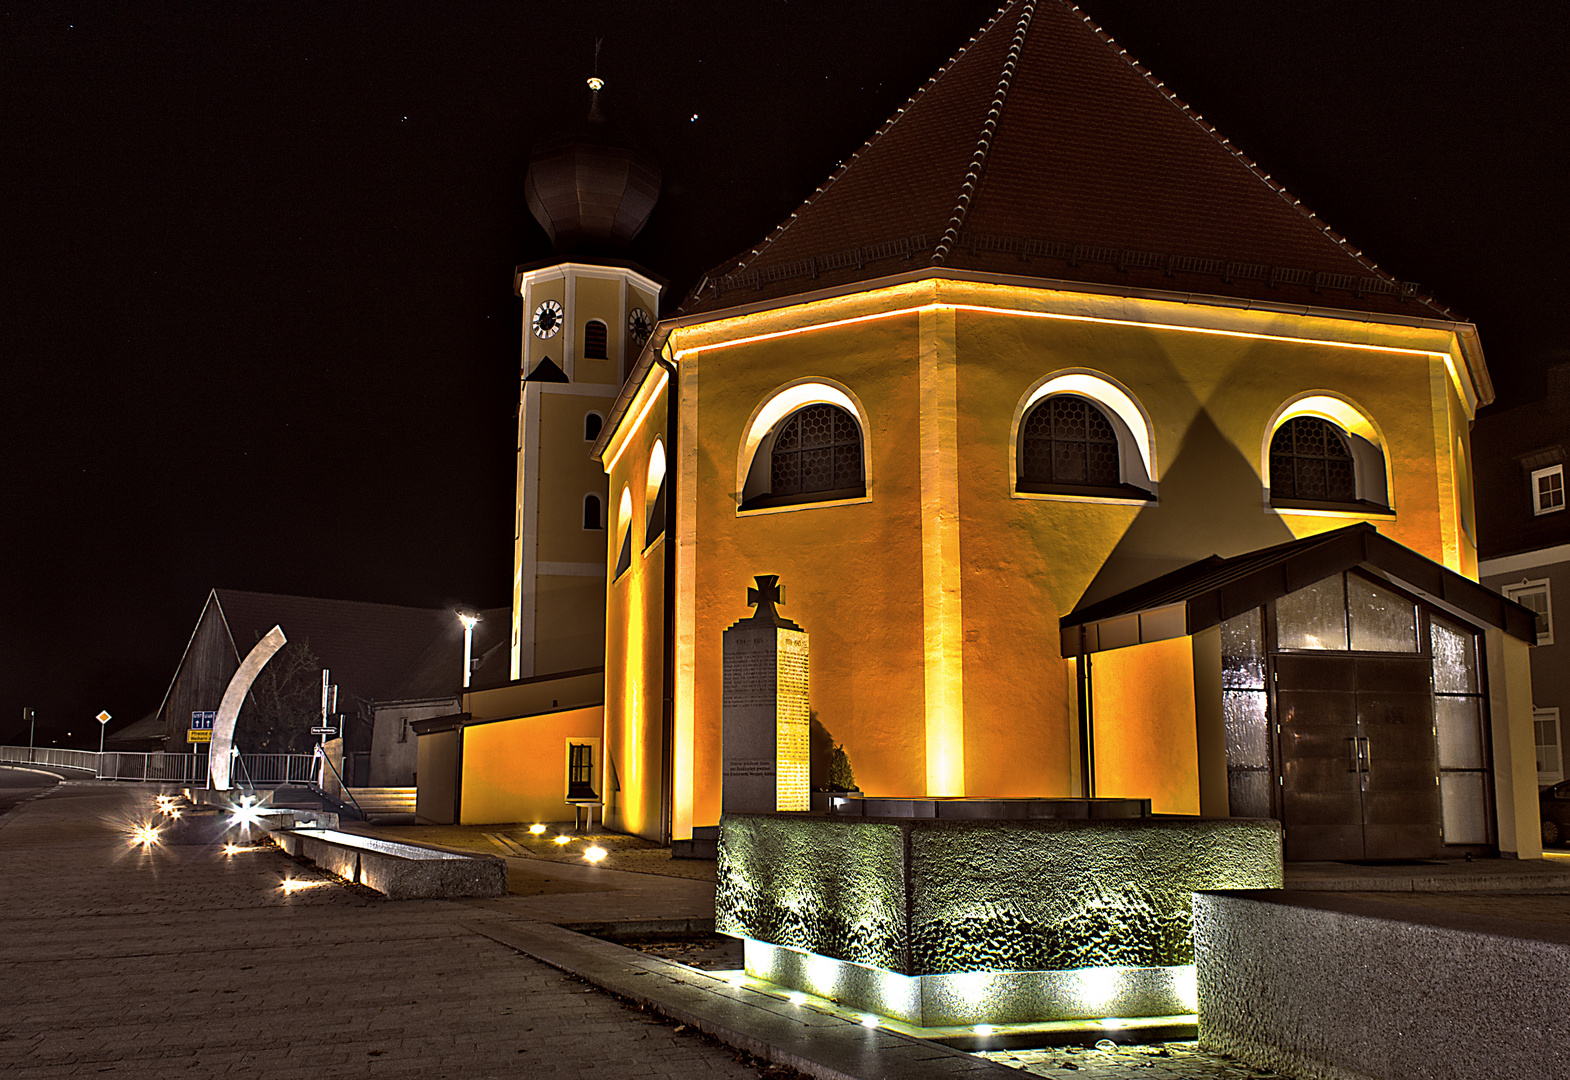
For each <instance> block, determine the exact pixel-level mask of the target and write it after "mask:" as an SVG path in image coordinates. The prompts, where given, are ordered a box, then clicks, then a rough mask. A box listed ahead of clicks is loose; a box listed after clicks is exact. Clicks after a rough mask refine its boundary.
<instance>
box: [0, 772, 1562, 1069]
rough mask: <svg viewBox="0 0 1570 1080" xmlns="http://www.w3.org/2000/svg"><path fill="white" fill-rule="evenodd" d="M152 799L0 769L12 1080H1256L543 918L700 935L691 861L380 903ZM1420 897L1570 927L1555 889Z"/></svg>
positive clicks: (1, 1043)
mask: <svg viewBox="0 0 1570 1080" xmlns="http://www.w3.org/2000/svg"><path fill="white" fill-rule="evenodd" d="M153 795H154V792H153V790H152V789H150V788H147V787H143V786H141V785H115V784H111V783H95V782H67V783H62V784H58V785H53V780H52V778H49V777H45V776H40V775H39V774H36V773H32V774H27V773H19V772H17V771H14V770H7V769H0V806H9V807H10V809H9V810H8V811H3V812H0V904H3V905H4V910H5V912H6V916H5V922H4V930H5V932H4V934H3V935H0V980H3V982H0V985H3V987H4V995H5V997H4V1002H5V1005H4V1008H0V1072H3V1073H4V1075H6V1076H7V1077H8V1078H9V1077H18V1078H25V1080H32V1078H35V1077H55V1076H76V1075H89V1074H90V1075H100V1074H110V1073H112V1074H117V1075H128V1076H147V1077H153V1076H159V1077H163V1076H168V1075H170V1074H182V1075H189V1076H235V1077H245V1076H256V1077H262V1076H266V1077H269V1078H273V1077H277V1078H284V1080H287V1078H291V1077H300V1078H302V1080H303V1078H305V1077H310V1078H313V1080H314V1078H319V1077H359V1076H365V1077H404V1076H408V1077H414V1076H419V1077H454V1078H456V1077H534V1076H562V1077H573V1076H591V1075H592V1076H604V1077H621V1076H627V1077H640V1078H641V1077H666V1076H668V1077H710V1076H713V1077H736V1078H743V1080H753V1078H756V1077H759V1076H768V1077H779V1078H784V1077H791V1076H795V1075H798V1073H797V1072H796V1071H795V1069H797V1068H799V1069H800V1070H801V1071H802V1072H803V1073H806V1074H810V1075H814V1076H823V1077H835V1078H850V1077H857V1078H860V1077H866V1078H869V1080H870V1078H891V1080H892V1078H901V1080H905V1078H911V1080H920V1078H924V1077H965V1078H967V1080H981V1078H983V1077H988V1076H998V1077H1004V1078H1006V1077H1009V1076H1013V1077H1020V1076H1021V1075H1022V1073H1024V1074H1029V1075H1035V1076H1046V1077H1067V1076H1076V1077H1097V1078H1101V1080H1134V1078H1142V1080H1223V1078H1225V1080H1241V1078H1253V1077H1270V1076H1273V1075H1275V1074H1272V1073H1270V1072H1268V1071H1266V1070H1261V1069H1253V1068H1250V1067H1248V1066H1246V1065H1243V1064H1242V1063H1240V1062H1237V1061H1235V1060H1233V1059H1230V1058H1226V1057H1223V1056H1219V1055H1213V1054H1207V1053H1205V1052H1203V1051H1201V1050H1199V1049H1198V1048H1197V1047H1196V1046H1195V1045H1194V1044H1193V1043H1166V1044H1162V1045H1155V1046H1111V1045H1104V1046H1103V1047H1102V1048H1100V1049H1096V1048H1092V1047H1088V1046H1077V1047H1056V1048H1045V1049H1018V1048H1014V1049H999V1050H995V1051H990V1052H986V1053H983V1054H963V1053H960V1052H958V1051H955V1050H950V1049H948V1048H946V1047H943V1046H936V1045H932V1044H930V1043H924V1042H922V1041H920V1040H916V1039H912V1038H909V1037H907V1036H905V1035H901V1034H898V1033H896V1032H892V1031H885V1030H869V1029H867V1028H864V1027H862V1026H860V1025H859V1024H858V1023H856V1022H855V1021H854V1020H847V1019H845V1018H844V1016H843V1015H834V1014H833V1013H832V1012H831V1011H828V1010H823V1009H817V1008H814V1007H813V1006H812V1005H810V1004H809V1005H807V1006H801V1005H795V1004H791V1003H789V1002H788V1001H786V1000H784V997H783V996H782V995H781V996H770V995H768V994H765V993H759V992H755V991H754V990H743V989H738V988H736V987H734V986H732V985H729V984H727V983H726V982H725V981H724V979H723V978H721V977H719V976H717V975H714V974H712V973H705V972H704V971H701V970H698V969H699V968H702V967H703V966H705V965H704V964H703V963H698V962H697V961H698V957H697V956H693V957H692V960H693V963H692V965H690V966H689V965H678V964H675V963H671V962H670V959H678V960H679V959H682V957H683V955H684V953H686V952H692V951H693V950H694V949H695V948H696V947H695V946H675V947H671V948H655V949H645V948H639V949H630V948H626V947H624V946H622V945H618V944H614V943H612V942H609V941H603V940H599V939H597V938H594V937H586V936H584V935H582V934H578V933H573V932H570V931H568V930H566V929H564V928H563V925H564V924H565V925H582V924H584V923H590V924H601V923H615V924H618V925H622V926H629V925H632V924H634V923H636V922H637V921H638V920H640V919H642V920H654V921H663V922H666V923H671V922H681V921H684V920H690V921H692V922H694V923H698V922H701V921H702V920H703V919H704V918H707V919H712V917H713V884H712V882H711V881H707V880H704V875H703V873H702V872H701V871H695V870H694V869H693V868H692V867H681V868H678V871H679V872H678V874H677V875H676V876H671V875H667V874H653V873H629V872H624V871H618V870H613V869H607V868H605V867H596V866H589V865H586V864H584V863H582V862H581V861H580V862H577V863H574V862H571V861H566V860H563V859H561V858H555V859H546V858H536V857H532V856H529V855H527V852H526V853H525V857H513V856H508V857H507V859H506V861H507V865H508V870H509V884H510V887H511V891H510V894H509V895H508V896H505V897H500V898H496V899H490V900H469V901H402V902H392V901H388V900H385V899H384V898H382V897H380V896H379V895H378V894H376V893H372V892H370V891H369V890H366V889H363V888H360V887H357V886H348V885H345V884H343V883H342V882H340V881H337V880H336V879H331V878H329V877H328V876H326V875H324V874H322V873H320V872H318V871H316V870H315V869H314V868H312V867H310V866H307V865H302V864H300V863H297V862H295V861H293V860H291V859H289V858H288V857H286V856H285V855H283V853H281V852H280V851H278V850H277V849H276V848H274V847H271V846H269V845H256V846H254V847H252V848H249V849H247V850H241V851H237V852H235V853H232V854H225V853H224V852H223V851H222V850H220V849H216V848H213V847H203V846H167V845H155V846H153V847H144V846H140V845H135V844H133V843H131V832H132V830H133V829H134V827H135V826H136V825H137V824H139V823H141V822H144V821H147V820H149V819H151V817H152V810H153ZM442 839H443V840H444V841H445V842H447V843H449V844H450V845H453V846H460V845H457V844H455V841H458V840H462V839H463V838H462V837H458V836H456V835H453V836H444V837H442ZM467 842H469V843H472V844H474V845H476V846H478V845H480V844H483V843H486V842H487V841H486V840H485V838H484V833H483V832H480V831H478V830H477V831H476V835H475V836H474V837H470V838H468V841H467ZM514 846H517V845H514ZM503 850H505V848H503ZM645 861H647V859H645ZM629 864H636V860H630V861H629ZM651 865H652V864H651ZM1566 869H1570V864H1567V863H1565V862H1558V863H1549V864H1546V865H1544V864H1538V865H1537V866H1536V867H1533V868H1532V871H1533V873H1534V874H1535V875H1540V880H1541V881H1543V882H1544V883H1545V884H1543V885H1541V886H1539V887H1540V888H1544V889H1548V888H1555V889H1556V890H1557V889H1559V888H1560V887H1559V886H1550V885H1548V884H1546V883H1547V882H1548V881H1549V880H1550V875H1552V874H1554V873H1556V872H1563V871H1564V870H1566ZM1489 870H1490V871H1492V868H1489ZM1453 872H1454V873H1455V874H1458V875H1462V874H1470V873H1472V871H1470V870H1468V869H1467V868H1465V867H1457V868H1456V869H1455V870H1454V871H1453ZM286 882H295V883H297V884H298V886H299V887H291V888H287V889H286V888H284V887H283V886H284V884H285V883H286ZM1456 883H1457V884H1462V885H1467V886H1471V887H1475V884H1474V883H1473V881H1472V879H1470V878H1467V879H1465V880H1464V881H1463V880H1459V879H1458V880H1457V882H1456ZM1325 884H1329V885H1340V884H1343V883H1342V882H1340V881H1334V882H1332V881H1326V882H1325ZM1394 899H1395V897H1394V896H1392V900H1394ZM1405 899H1407V900H1411V899H1412V897H1411V894H1410V893H1408V894H1407V895H1406V897H1405ZM1424 899H1425V902H1430V903H1436V904H1446V905H1453V906H1454V907H1456V908H1457V909H1466V908H1470V907H1474V906H1481V907H1489V906H1492V907H1493V908H1494V909H1495V910H1498V908H1499V906H1500V905H1505V906H1508V907H1509V908H1510V914H1511V915H1512V916H1513V917H1516V918H1529V919H1535V920H1540V921H1560V920H1563V919H1566V918H1570V897H1567V896H1565V895H1564V894H1563V892H1562V891H1556V892H1555V893H1553V894H1547V893H1545V894H1539V895H1518V896H1506V895H1500V894H1498V893H1496V894H1494V895H1490V896H1485V895H1482V894H1478V893H1474V892H1469V891H1462V890H1457V891H1454V892H1451V893H1450V894H1449V895H1448V896H1439V895H1434V896H1429V897H1426V898H1424ZM706 948H707V947H706ZM698 951H703V950H698ZM707 951H709V952H713V951H714V950H713V949H712V948H708V950H707ZM715 962H718V961H715ZM709 966H712V964H710V965H709ZM771 1062H773V1063H774V1064H770V1063H771Z"/></svg>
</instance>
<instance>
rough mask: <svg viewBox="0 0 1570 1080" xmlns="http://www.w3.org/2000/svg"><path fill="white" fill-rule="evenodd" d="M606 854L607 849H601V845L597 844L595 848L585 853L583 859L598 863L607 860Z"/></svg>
mask: <svg viewBox="0 0 1570 1080" xmlns="http://www.w3.org/2000/svg"><path fill="white" fill-rule="evenodd" d="M605 854H606V853H605V849H604V848H602V847H600V845H598V844H595V845H594V846H593V847H591V848H589V849H588V850H587V851H585V852H584V853H583V857H584V858H585V859H586V860H588V861H589V862H594V863H597V862H599V861H600V860H601V859H603V858H605Z"/></svg>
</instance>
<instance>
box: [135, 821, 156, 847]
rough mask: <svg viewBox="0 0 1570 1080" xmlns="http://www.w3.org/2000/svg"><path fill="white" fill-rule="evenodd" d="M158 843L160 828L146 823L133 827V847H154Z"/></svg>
mask: <svg viewBox="0 0 1570 1080" xmlns="http://www.w3.org/2000/svg"><path fill="white" fill-rule="evenodd" d="M156 843H158V830H157V829H155V828H154V827H153V826H151V825H148V824H145V823H144V824H141V825H136V826H133V827H132V829H131V846H132V847H152V846H153V845H154V844H156Z"/></svg>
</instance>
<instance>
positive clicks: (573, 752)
mask: <svg viewBox="0 0 1570 1080" xmlns="http://www.w3.org/2000/svg"><path fill="white" fill-rule="evenodd" d="M567 798H569V799H596V798H599V796H598V795H596V794H595V792H594V747H593V746H592V745H590V744H589V743H572V744H570V745H569V746H568V748H567Z"/></svg>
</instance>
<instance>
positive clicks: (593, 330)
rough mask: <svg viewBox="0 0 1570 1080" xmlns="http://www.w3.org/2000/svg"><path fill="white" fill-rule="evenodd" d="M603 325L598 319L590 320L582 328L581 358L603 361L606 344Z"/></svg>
mask: <svg viewBox="0 0 1570 1080" xmlns="http://www.w3.org/2000/svg"><path fill="white" fill-rule="evenodd" d="M606 338H607V335H606V332H605V324H604V323H602V322H600V320H598V319H590V320H589V321H588V322H587V323H585V324H584V326H583V358H584V359H585V360H604V359H606V356H605V342H606Z"/></svg>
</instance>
